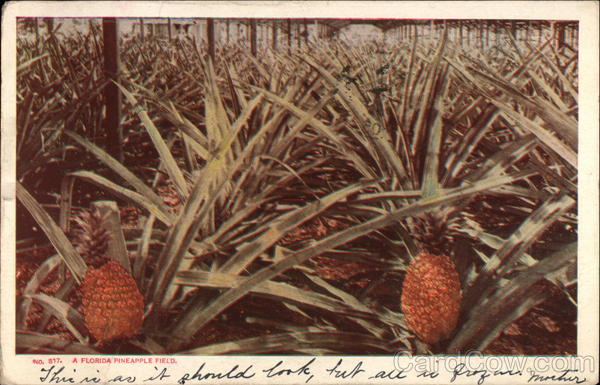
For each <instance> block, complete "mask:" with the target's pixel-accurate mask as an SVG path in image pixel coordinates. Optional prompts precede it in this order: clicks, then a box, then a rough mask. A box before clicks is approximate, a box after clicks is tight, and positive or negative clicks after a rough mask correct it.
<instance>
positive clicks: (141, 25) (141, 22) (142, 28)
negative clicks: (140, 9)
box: [140, 19, 146, 41]
mask: <svg viewBox="0 0 600 385" xmlns="http://www.w3.org/2000/svg"><path fill="white" fill-rule="evenodd" d="M145 28H146V27H145V26H144V19H140V38H141V39H142V41H144V33H145V31H144V29H145Z"/></svg>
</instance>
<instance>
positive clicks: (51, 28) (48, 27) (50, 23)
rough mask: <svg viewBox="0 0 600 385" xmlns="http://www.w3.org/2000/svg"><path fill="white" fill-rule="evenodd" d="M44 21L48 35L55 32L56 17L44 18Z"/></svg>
mask: <svg viewBox="0 0 600 385" xmlns="http://www.w3.org/2000/svg"><path fill="white" fill-rule="evenodd" d="M44 22H45V23H46V31H47V32H48V35H51V34H52V32H54V19H53V18H51V17H46V18H44Z"/></svg>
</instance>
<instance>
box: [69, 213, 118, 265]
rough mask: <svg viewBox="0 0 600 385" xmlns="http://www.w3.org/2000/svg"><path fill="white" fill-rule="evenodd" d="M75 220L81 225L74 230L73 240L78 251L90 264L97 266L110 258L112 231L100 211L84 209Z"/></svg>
mask: <svg viewBox="0 0 600 385" xmlns="http://www.w3.org/2000/svg"><path fill="white" fill-rule="evenodd" d="M75 222H76V223H77V224H78V225H79V228H78V229H76V230H75V231H74V236H75V239H74V240H73V243H74V244H75V245H76V246H77V251H78V252H79V254H80V255H81V256H82V257H83V259H84V260H85V262H86V263H87V264H88V266H92V267H96V268H97V267H100V266H102V265H103V264H105V263H106V262H107V261H108V260H109V258H108V256H107V255H106V253H107V251H108V241H109V239H110V233H109V232H108V230H107V229H106V226H105V225H104V218H102V217H101V216H100V214H99V213H98V211H93V212H92V211H83V212H82V213H81V214H80V215H79V216H78V217H76V218H75Z"/></svg>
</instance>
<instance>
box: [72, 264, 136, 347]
mask: <svg viewBox="0 0 600 385" xmlns="http://www.w3.org/2000/svg"><path fill="white" fill-rule="evenodd" d="M81 297H82V304H83V309H82V312H83V316H84V321H85V324H86V326H87V328H88V330H89V332H90V334H91V335H92V336H93V337H94V338H95V339H96V340H98V341H99V342H106V341H110V340H115V339H120V338H129V337H132V336H133V335H135V334H136V333H137V331H138V330H139V328H140V327H141V326H142V321H143V315H144V299H143V297H142V294H141V293H140V291H139V289H138V287H137V285H136V283H135V281H134V279H133V277H132V276H131V275H130V274H129V273H128V272H127V271H126V270H125V269H124V268H123V267H122V266H121V264H119V262H117V261H115V260H110V261H108V262H107V263H105V264H104V265H103V266H102V267H100V268H93V267H91V268H89V269H88V271H87V272H86V273H85V276H84V277H83V282H82V285H81Z"/></svg>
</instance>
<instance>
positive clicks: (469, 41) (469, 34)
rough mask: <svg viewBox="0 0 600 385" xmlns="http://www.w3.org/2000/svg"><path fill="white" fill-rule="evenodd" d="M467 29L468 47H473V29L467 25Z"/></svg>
mask: <svg viewBox="0 0 600 385" xmlns="http://www.w3.org/2000/svg"><path fill="white" fill-rule="evenodd" d="M466 27H467V47H470V46H471V27H470V26H469V24H467V25H466Z"/></svg>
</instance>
